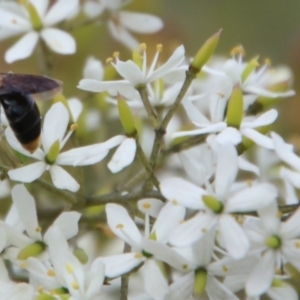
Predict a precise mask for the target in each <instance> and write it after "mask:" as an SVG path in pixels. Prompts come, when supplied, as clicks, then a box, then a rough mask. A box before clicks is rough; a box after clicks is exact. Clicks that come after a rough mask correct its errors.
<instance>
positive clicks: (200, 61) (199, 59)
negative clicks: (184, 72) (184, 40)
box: [189, 30, 222, 74]
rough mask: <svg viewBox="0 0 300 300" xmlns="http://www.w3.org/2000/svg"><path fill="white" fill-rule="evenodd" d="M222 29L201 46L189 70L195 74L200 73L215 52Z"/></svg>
mask: <svg viewBox="0 0 300 300" xmlns="http://www.w3.org/2000/svg"><path fill="white" fill-rule="evenodd" d="M221 31H222V30H219V31H218V32H217V33H215V34H214V35H213V36H211V37H210V38H209V39H208V40H207V41H206V42H205V43H204V44H203V45H202V47H201V48H200V50H199V51H198V52H197V54H196V55H195V57H194V59H193V61H192V63H191V65H190V68H189V70H190V71H191V72H193V73H195V74H197V73H199V72H200V71H201V69H202V67H203V66H204V65H205V64H206V63H207V61H208V60H209V59H210V57H211V56H212V55H213V54H214V52H215V49H216V47H217V45H218V42H219V38H220V34H221Z"/></svg>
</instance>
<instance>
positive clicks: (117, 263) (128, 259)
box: [96, 253, 145, 278]
mask: <svg viewBox="0 0 300 300" xmlns="http://www.w3.org/2000/svg"><path fill="white" fill-rule="evenodd" d="M144 260H145V257H143V256H142V255H141V254H140V253H124V254H120V255H112V256H109V257H99V258H97V259H96V261H101V262H103V263H104V265H105V276H106V277H109V278H114V277H118V276H120V275H122V274H125V273H127V272H129V271H131V270H132V269H133V268H135V267H136V266H138V265H140V264H141V263H142V262H143V261H144Z"/></svg>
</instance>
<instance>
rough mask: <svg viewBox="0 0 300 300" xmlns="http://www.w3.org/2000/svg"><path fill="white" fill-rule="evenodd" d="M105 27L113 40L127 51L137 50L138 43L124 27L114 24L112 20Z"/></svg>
mask: <svg viewBox="0 0 300 300" xmlns="http://www.w3.org/2000/svg"><path fill="white" fill-rule="evenodd" d="M107 27H108V30H109V32H110V34H111V35H112V37H113V38H114V39H115V40H117V41H119V42H120V43H122V44H123V45H125V46H126V47H127V48H128V49H138V47H139V43H138V41H137V40H136V39H135V38H134V37H133V36H132V35H131V34H130V32H129V31H128V30H126V29H125V28H124V27H122V26H119V25H118V24H115V23H114V22H113V21H112V20H109V21H108V23H107Z"/></svg>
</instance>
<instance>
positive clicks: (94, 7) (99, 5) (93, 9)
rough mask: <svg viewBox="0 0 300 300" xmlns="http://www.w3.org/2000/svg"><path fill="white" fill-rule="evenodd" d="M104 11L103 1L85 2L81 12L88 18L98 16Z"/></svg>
mask: <svg viewBox="0 0 300 300" xmlns="http://www.w3.org/2000/svg"><path fill="white" fill-rule="evenodd" d="M104 9H105V1H101V2H100V1H97V2H94V1H85V2H84V4H83V11H84V13H85V14H86V15H87V16H88V17H89V18H95V17H97V16H99V15H100V14H101V13H102V12H103V10H104Z"/></svg>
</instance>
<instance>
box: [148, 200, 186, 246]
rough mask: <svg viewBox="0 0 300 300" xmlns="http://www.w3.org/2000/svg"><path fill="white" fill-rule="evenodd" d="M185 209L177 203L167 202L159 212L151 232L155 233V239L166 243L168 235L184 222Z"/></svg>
mask: <svg viewBox="0 0 300 300" xmlns="http://www.w3.org/2000/svg"><path fill="white" fill-rule="evenodd" d="M184 216H185V208H184V207H183V206H181V205H179V204H178V203H177V202H174V201H169V202H168V203H167V204H166V205H165V206H164V207H163V208H162V209H161V211H160V213H159V215H158V217H157V219H156V221H155V223H154V225H153V228H152V232H155V234H156V238H157V240H158V241H160V242H164V241H165V242H166V241H167V238H168V235H169V233H170V232H171V231H172V230H173V229H174V228H175V226H177V225H178V224H179V222H181V221H183V220H184Z"/></svg>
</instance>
